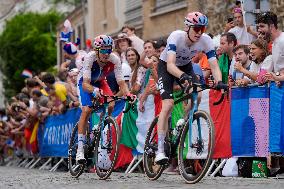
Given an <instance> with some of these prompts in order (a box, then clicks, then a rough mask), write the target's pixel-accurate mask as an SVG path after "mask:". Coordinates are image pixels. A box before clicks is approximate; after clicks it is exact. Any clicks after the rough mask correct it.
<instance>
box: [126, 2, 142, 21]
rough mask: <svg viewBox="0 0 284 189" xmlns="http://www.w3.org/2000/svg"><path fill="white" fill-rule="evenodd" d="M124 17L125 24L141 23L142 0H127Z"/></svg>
mask: <svg viewBox="0 0 284 189" xmlns="http://www.w3.org/2000/svg"><path fill="white" fill-rule="evenodd" d="M125 17H126V21H125V22H126V23H127V24H133V25H135V23H137V22H139V21H142V0H127V1H126V11H125Z"/></svg>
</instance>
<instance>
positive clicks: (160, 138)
mask: <svg viewBox="0 0 284 189" xmlns="http://www.w3.org/2000/svg"><path fill="white" fill-rule="evenodd" d="M165 137H166V135H165V133H158V153H165V150H164V143H165Z"/></svg>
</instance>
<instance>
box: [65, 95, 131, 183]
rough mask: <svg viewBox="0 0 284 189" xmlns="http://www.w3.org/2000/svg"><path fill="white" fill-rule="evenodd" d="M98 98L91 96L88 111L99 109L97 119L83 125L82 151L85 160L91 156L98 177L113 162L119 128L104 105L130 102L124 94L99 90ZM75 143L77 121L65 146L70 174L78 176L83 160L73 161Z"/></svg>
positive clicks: (107, 171)
mask: <svg viewBox="0 0 284 189" xmlns="http://www.w3.org/2000/svg"><path fill="white" fill-rule="evenodd" d="M101 97H102V98H101V99H103V102H101V101H100V100H99V99H93V105H92V106H91V108H92V115H93V114H97V113H100V121H99V123H98V124H97V125H96V124H94V123H92V124H93V125H92V124H89V125H90V126H91V128H90V127H87V129H86V143H85V144H84V154H85V158H86V160H92V161H93V163H94V166H95V170H96V174H97V175H98V176H99V177H100V179H107V178H108V177H109V176H110V175H111V173H112V171H113V169H114V166H115V164H116V161H117V157H118V152H119V141H120V136H121V131H120V128H119V126H118V124H117V122H116V120H115V118H113V117H112V116H109V115H108V107H109V104H110V103H111V102H114V101H118V100H124V101H128V102H130V103H129V104H131V102H132V101H133V99H132V98H131V97H129V96H127V97H117V96H108V95H103V94H101ZM131 107H132V106H131V105H130V106H127V109H125V110H124V111H123V112H124V113H126V112H127V111H129V110H130V108H131ZM77 147H78V123H77V124H76V125H75V127H74V128H73V131H72V134H71V138H70V143H69V150H68V167H69V172H70V174H71V175H72V176H73V177H75V178H78V177H79V176H80V175H81V174H82V173H83V171H84V169H85V167H86V164H87V161H86V163H83V164H80V163H77V162H76V152H77Z"/></svg>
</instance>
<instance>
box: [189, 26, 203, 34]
mask: <svg viewBox="0 0 284 189" xmlns="http://www.w3.org/2000/svg"><path fill="white" fill-rule="evenodd" d="M192 28H193V30H194V31H195V32H196V33H199V32H200V31H201V33H204V32H205V30H206V26H192Z"/></svg>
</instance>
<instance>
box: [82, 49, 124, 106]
mask: <svg viewBox="0 0 284 189" xmlns="http://www.w3.org/2000/svg"><path fill="white" fill-rule="evenodd" d="M112 71H114V73H115V78H116V80H117V82H119V81H121V80H123V76H122V69H121V62H120V59H119V57H118V56H117V55H115V54H113V53H111V54H110V57H109V61H108V62H107V63H105V64H104V66H103V67H100V66H99V64H98V62H97V59H96V52H95V51H91V52H89V53H88V54H87V55H86V56H85V57H84V61H83V66H82V68H81V69H80V72H79V75H78V82H77V83H78V84H77V89H78V94H79V100H80V104H81V106H91V105H92V101H91V99H92V93H89V92H87V91H85V90H84V89H83V86H82V84H83V79H90V80H91V85H93V86H95V87H98V88H100V89H102V90H103V93H104V94H106V95H112V92H111V90H110V88H109V86H108V84H107V82H106V80H105V78H106V76H107V75H109V74H110V73H111V72H112Z"/></svg>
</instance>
